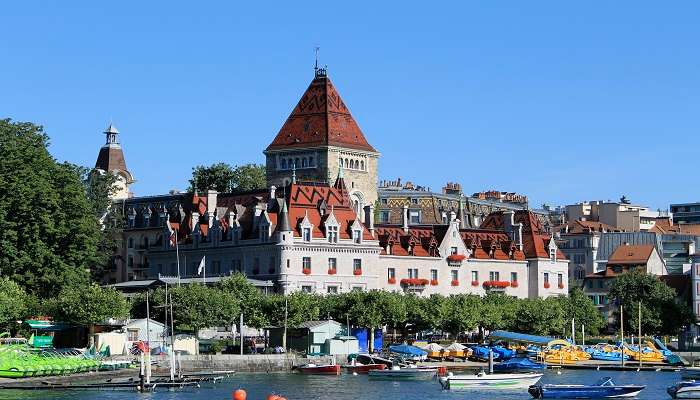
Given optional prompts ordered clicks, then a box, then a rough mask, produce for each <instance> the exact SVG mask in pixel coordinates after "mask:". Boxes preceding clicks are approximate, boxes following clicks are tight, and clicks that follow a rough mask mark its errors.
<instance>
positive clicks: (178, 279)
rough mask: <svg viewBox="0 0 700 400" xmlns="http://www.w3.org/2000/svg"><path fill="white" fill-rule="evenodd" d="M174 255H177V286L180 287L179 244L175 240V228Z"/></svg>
mask: <svg viewBox="0 0 700 400" xmlns="http://www.w3.org/2000/svg"><path fill="white" fill-rule="evenodd" d="M175 257H177V287H180V245H179V243H178V240H177V229H175Z"/></svg>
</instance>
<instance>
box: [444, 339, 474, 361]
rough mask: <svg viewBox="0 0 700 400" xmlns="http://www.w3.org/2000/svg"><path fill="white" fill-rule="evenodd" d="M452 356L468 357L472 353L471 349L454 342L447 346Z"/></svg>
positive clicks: (446, 349)
mask: <svg viewBox="0 0 700 400" xmlns="http://www.w3.org/2000/svg"><path fill="white" fill-rule="evenodd" d="M445 351H447V352H448V353H449V354H448V355H449V356H450V357H452V358H467V357H469V355H470V354H471V349H470V348H469V347H467V346H465V345H463V344H460V343H457V342H455V343H452V344H451V345H449V346H447V347H446V348H445Z"/></svg>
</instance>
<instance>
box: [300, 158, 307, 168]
mask: <svg viewBox="0 0 700 400" xmlns="http://www.w3.org/2000/svg"><path fill="white" fill-rule="evenodd" d="M301 167H302V168H306V157H302V159H301Z"/></svg>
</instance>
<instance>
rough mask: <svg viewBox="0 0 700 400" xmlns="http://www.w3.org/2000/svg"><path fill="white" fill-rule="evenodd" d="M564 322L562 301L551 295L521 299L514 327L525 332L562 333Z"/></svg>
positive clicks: (538, 333)
mask: <svg viewBox="0 0 700 400" xmlns="http://www.w3.org/2000/svg"><path fill="white" fill-rule="evenodd" d="M564 323H565V321H564V308H563V307H562V304H561V302H560V301H559V300H558V299H557V298H555V297H549V298H546V299H542V298H538V299H524V300H520V302H519V304H518V311H517V314H516V320H515V322H514V324H513V327H514V328H515V330H516V331H518V332H523V333H531V334H535V335H561V334H562V333H563V330H564Z"/></svg>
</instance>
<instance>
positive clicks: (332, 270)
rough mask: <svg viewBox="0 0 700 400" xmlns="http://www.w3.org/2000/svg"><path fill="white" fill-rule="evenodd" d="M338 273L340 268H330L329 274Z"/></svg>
mask: <svg viewBox="0 0 700 400" xmlns="http://www.w3.org/2000/svg"><path fill="white" fill-rule="evenodd" d="M336 273H338V270H336V269H335V268H328V275H335V274H336Z"/></svg>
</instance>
